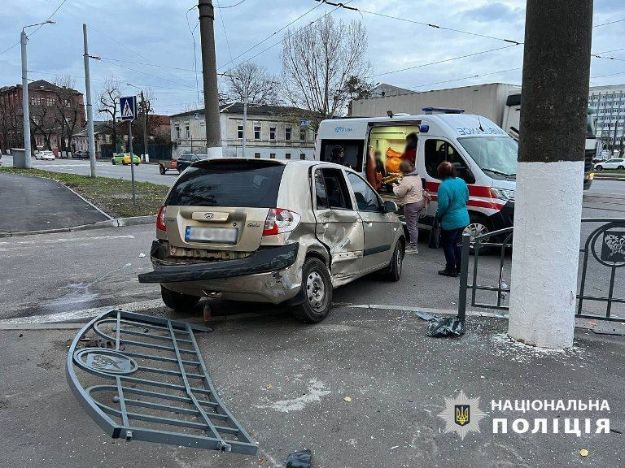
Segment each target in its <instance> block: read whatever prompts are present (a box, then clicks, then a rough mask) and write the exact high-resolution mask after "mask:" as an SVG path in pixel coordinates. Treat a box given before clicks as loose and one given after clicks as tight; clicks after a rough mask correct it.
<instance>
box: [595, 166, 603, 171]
mask: <svg viewBox="0 0 625 468" xmlns="http://www.w3.org/2000/svg"><path fill="white" fill-rule="evenodd" d="M595 171H598V172H601V171H603V166H595Z"/></svg>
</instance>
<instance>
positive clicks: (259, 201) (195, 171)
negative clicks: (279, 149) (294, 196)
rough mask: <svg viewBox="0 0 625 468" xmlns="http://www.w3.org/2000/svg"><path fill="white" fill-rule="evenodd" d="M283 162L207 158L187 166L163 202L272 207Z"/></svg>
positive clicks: (172, 203)
mask: <svg viewBox="0 0 625 468" xmlns="http://www.w3.org/2000/svg"><path fill="white" fill-rule="evenodd" d="M283 172H284V165H283V164H261V163H258V162H254V161H211V162H208V163H204V164H201V163H199V164H196V165H194V166H191V167H190V168H189V169H187V170H186V171H185V172H184V173H183V174H182V175H181V176H180V177H179V178H178V180H177V181H176V184H175V185H174V187H173V188H172V190H171V192H170V194H169V197H167V201H166V202H165V204H166V205H177V206H235V207H249V208H275V207H276V206H277V205H276V203H277V200H278V189H279V188H280V181H281V180H282V173H283Z"/></svg>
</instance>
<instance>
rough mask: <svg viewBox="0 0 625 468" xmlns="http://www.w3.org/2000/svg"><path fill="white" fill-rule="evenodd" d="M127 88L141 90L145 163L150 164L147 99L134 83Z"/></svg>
mask: <svg viewBox="0 0 625 468" xmlns="http://www.w3.org/2000/svg"><path fill="white" fill-rule="evenodd" d="M126 86H130V87H132V88H135V89H138V90H139V96H140V97H141V110H142V111H143V112H142V113H143V157H144V161H145V162H146V163H149V162H150V156H149V154H148V112H147V106H146V104H145V97H144V95H143V89H141V88H139V87H138V86H135V85H133V84H132V83H126Z"/></svg>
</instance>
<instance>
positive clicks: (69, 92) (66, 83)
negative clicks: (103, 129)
mask: <svg viewBox="0 0 625 468" xmlns="http://www.w3.org/2000/svg"><path fill="white" fill-rule="evenodd" d="M54 84H55V85H56V89H55V94H56V104H55V107H56V112H57V113H56V119H57V126H58V128H59V130H60V131H59V138H60V145H59V146H60V147H61V148H60V149H61V151H63V150H65V151H73V149H72V148H73V147H72V140H73V138H74V133H75V132H76V130H77V129H78V128H80V127H81V126H82V125H83V123H84V120H85V119H84V107H83V102H82V99H80V97H81V94H80V93H79V92H78V91H76V90H75V89H74V80H73V79H72V78H71V76H69V75H66V76H62V77H59V78H57V79H56V80H55V81H54Z"/></svg>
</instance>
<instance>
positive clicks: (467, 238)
mask: <svg viewBox="0 0 625 468" xmlns="http://www.w3.org/2000/svg"><path fill="white" fill-rule="evenodd" d="M470 249H471V235H470V234H463V235H462V261H461V263H460V288H459V290H460V292H459V297H458V318H459V319H460V320H461V321H462V323H464V318H465V315H466V311H467V281H468V279H469V254H470Z"/></svg>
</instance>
